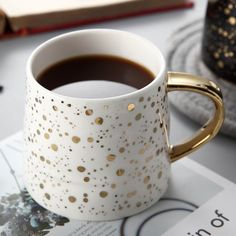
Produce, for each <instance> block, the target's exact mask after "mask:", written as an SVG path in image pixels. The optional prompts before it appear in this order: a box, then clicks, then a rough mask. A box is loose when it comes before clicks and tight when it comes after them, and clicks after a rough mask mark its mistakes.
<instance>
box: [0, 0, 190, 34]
mask: <svg viewBox="0 0 236 236" xmlns="http://www.w3.org/2000/svg"><path fill="white" fill-rule="evenodd" d="M192 6H193V2H192V1H189V0H165V1H163V0H47V1H45V3H43V2H42V0H33V1H32V0H21V1H19V0H1V2H0V8H1V9H2V11H0V37H1V38H5V37H11V36H17V35H19V36H20V35H27V34H34V33H40V32H46V31H50V30H55V29H62V28H68V27H73V26H79V25H84V24H89V23H94V22H101V21H106V20H113V19H118V18H124V17H131V16H138V15H144V14H148V13H154V12H164V11H168V10H175V9H180V8H190V7H192ZM6 22H7V24H6Z"/></svg>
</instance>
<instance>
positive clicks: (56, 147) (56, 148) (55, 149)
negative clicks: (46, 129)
mask: <svg viewBox="0 0 236 236" xmlns="http://www.w3.org/2000/svg"><path fill="white" fill-rule="evenodd" d="M51 149H52V150H53V151H55V152H56V151H57V150H58V146H57V145H56V144H52V145H51Z"/></svg>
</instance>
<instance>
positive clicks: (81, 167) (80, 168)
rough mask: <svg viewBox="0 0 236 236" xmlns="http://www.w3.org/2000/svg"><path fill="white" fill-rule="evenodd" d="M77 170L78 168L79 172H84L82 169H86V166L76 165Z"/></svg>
mask: <svg viewBox="0 0 236 236" xmlns="http://www.w3.org/2000/svg"><path fill="white" fill-rule="evenodd" d="M77 170H78V171H79V172H84V171H85V170H86V168H85V167H83V166H78V167H77Z"/></svg>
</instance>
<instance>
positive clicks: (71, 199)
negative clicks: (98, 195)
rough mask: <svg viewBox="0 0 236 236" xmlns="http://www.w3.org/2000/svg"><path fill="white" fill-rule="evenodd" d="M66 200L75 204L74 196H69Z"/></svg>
mask: <svg viewBox="0 0 236 236" xmlns="http://www.w3.org/2000/svg"><path fill="white" fill-rule="evenodd" d="M68 200H69V201H70V202H71V203H74V202H76V197H74V196H69V197H68Z"/></svg>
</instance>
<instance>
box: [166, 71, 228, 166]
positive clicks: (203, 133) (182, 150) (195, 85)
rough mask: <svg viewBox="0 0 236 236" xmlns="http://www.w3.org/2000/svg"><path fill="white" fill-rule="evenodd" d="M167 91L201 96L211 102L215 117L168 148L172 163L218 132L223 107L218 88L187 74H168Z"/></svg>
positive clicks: (207, 81)
mask: <svg viewBox="0 0 236 236" xmlns="http://www.w3.org/2000/svg"><path fill="white" fill-rule="evenodd" d="M167 78H168V82H167V90H168V92H171V91H184V90H185V91H191V92H197V93H200V94H203V95H205V96H207V97H209V98H210V99H212V100H213V102H214V104H215V115H214V117H213V118H212V119H210V120H209V121H208V122H207V123H206V124H205V125H203V126H202V128H201V129H200V130H198V132H197V133H196V134H195V135H194V136H193V137H192V138H190V139H188V140H187V141H185V142H184V143H182V144H179V145H176V146H173V145H171V146H170V161H171V162H174V161H177V160H179V159H180V158H181V157H183V156H185V155H187V154H189V153H191V152H193V151H195V150H196V149H198V148H199V147H201V146H202V145H203V144H205V143H206V142H208V141H209V140H211V139H212V138H213V137H214V136H215V135H216V134H217V133H218V131H219V130H220V127H221V125H222V123H223V121H224V105H223V100H222V93H221V91H220V88H219V87H218V86H217V85H216V84H215V83H213V82H212V81H209V80H206V79H203V78H201V77H198V76H194V75H191V74H187V73H180V72H168V73H167Z"/></svg>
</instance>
